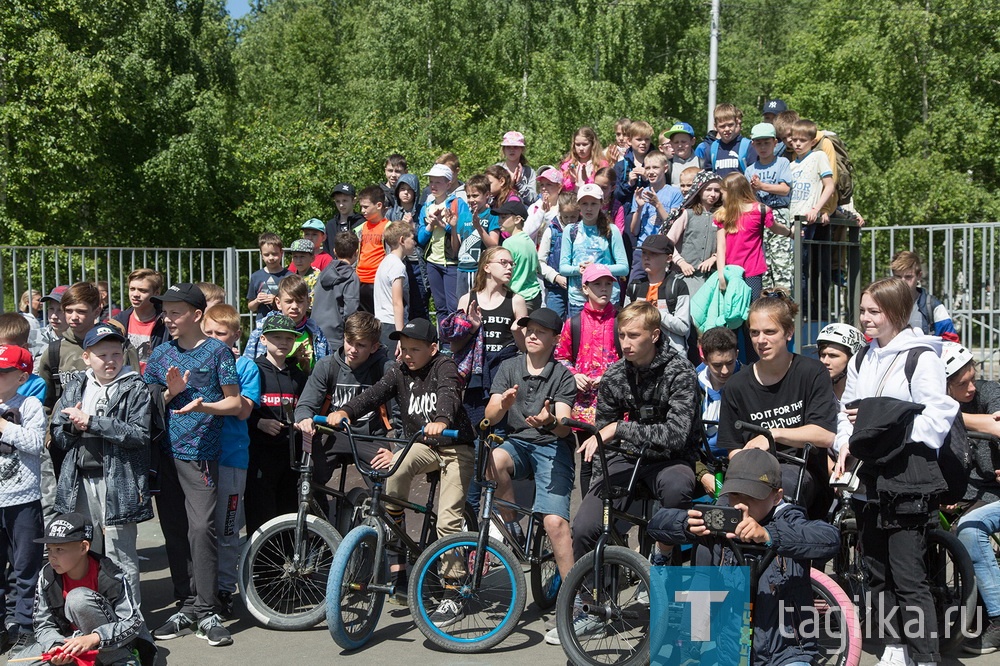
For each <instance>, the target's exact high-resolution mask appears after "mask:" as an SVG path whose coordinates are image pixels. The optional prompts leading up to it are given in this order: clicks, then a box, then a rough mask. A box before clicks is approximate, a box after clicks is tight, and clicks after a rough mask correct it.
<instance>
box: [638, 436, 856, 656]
mask: <svg viewBox="0 0 1000 666" xmlns="http://www.w3.org/2000/svg"><path fill="white" fill-rule="evenodd" d="M780 485H781V468H780V466H779V465H778V460H777V459H776V458H775V457H774V456H772V455H771V454H770V453H768V452H767V451H762V450H760V449H746V450H743V451H740V452H739V453H737V454H735V455H734V456H733V458H732V460H731V462H730V463H729V469H728V470H727V472H726V480H725V483H724V484H723V486H722V493H721V494H722V495H724V496H726V498H725V500H723V503H724V502H725V501H726V500H728V502H729V504H730V505H731V506H733V507H735V508H737V509H741V510H742V511H743V520H742V521H741V522H740V523H739V525H737V526H736V529H735V532H734V533H730V534H729V535H728V536H730V538H735V539H739V540H740V541H743V542H753V543H758V544H764V545H767V546H770V545H772V544H773V545H774V546H776V548H777V556H776V557H775V558H774V559H773V560H772V561H771V564H770V565H768V567H767V569H765V570H764V571H763V572H762V573H761V574H760V579H759V582H758V586H757V598H756V599H754V600H753V624H754V635H753V655H752V658H751V661H750V663H752V664H774V665H775V666H781V665H783V664H787V665H793V664H798V663H813V660H814V658H815V656H816V654H817V652H818V646H817V643H816V638H815V636H814V635H810V633H809V632H800V629H803V628H806V629H808V622H809V620H810V619H812V618H811V616H810V615H809V614H808V613H809V611H811V610H812V609H813V595H812V587H811V583H810V579H809V567H810V562H809V560H811V559H823V558H827V557H832V556H833V555H835V554H836V553H837V551H838V549H839V548H840V533H839V531H838V530H837V528H836V527H834V526H833V525H830V524H828V523H825V522H823V521H821V520H809V519H808V518H807V517H806V514H805V510H804V509H803V508H802V507H800V506H797V505H795V504H790V503H788V502H785V501H784V499H783V497H782V490H781V488H780V487H779V486H780ZM649 534H650V535H651V536H652V537H653V538H654V539H656V540H657V541H661V542H664V543H671V544H680V543H691V542H700V543H704V544H705V545H707V546H708V547H709V548H710V552H709V553H706V552H705V551H704V550H701V551H700V552H699V558H698V563H699V564H703V565H709V564H711V565H716V566H717V565H720V564H721V565H730V566H731V565H735V564H736V561H735V556H734V555H733V553H732V551H731V550H730V549H728V548H723V547H722V545H721V544H720V542H719V538H718V537H711V536H710V535H709V532H708V530H707V529H706V528H705V521H704V520H703V519H702V514H701V512H700V511H696V510H694V509H691V510H684V509H660V510H659V511H657V512H656V515H655V516H654V517H653V520H652V521H651V522H650V524H649ZM709 559H710V561H708V560H709ZM701 560H706V561H704V562H703V561H701ZM800 609H801V610H803V614H800V613H799V612H798V611H799V610H800ZM783 611H784V612H783ZM779 623H783V624H784V626H780V624H779ZM727 624H728V623H727ZM733 624H734V626H742V622H741V621H739V620H738V619H737V621H736V622H734V623H733ZM727 633H728V632H727ZM735 640H738V637H736V636H732V635H724V636H722V637H720V643H722V642H727V641H735ZM692 645H695V644H694V643H692Z"/></svg>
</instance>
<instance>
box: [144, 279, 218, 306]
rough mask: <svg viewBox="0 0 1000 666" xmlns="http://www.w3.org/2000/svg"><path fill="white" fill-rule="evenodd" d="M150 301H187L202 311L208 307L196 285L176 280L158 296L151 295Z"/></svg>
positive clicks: (203, 295)
mask: <svg viewBox="0 0 1000 666" xmlns="http://www.w3.org/2000/svg"><path fill="white" fill-rule="evenodd" d="M151 300H152V301H154V302H156V303H178V302H179V303H187V304H188V305H190V306H191V307H193V308H194V309H196V310H201V311H202V312H204V311H205V309H206V308H207V307H208V304H207V303H206V302H205V294H203V293H201V289H199V288H198V285H196V284H192V283H190V282H178V283H177V284H172V285H170V287H169V288H168V289H167V290H166V291H165V292H163V293H162V294H160V295H158V296H153V297H152V299H151Z"/></svg>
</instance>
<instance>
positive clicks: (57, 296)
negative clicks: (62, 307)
mask: <svg viewBox="0 0 1000 666" xmlns="http://www.w3.org/2000/svg"><path fill="white" fill-rule="evenodd" d="M68 290H69V285H68V284H61V285H59V286H58V287H54V288H53V289H52V291H50V292H49V293H48V294H47V295H45V296H42V303H44V302H46V301H52V302H53V303H59V302H61V301H62V297H63V294H65V293H66V292H67V291H68Z"/></svg>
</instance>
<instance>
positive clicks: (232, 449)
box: [219, 356, 260, 469]
mask: <svg viewBox="0 0 1000 666" xmlns="http://www.w3.org/2000/svg"><path fill="white" fill-rule="evenodd" d="M236 374H238V375H239V376H240V395H241V396H243V397H244V398H248V399H249V400H250V402H252V403H253V404H254V406H256V407H260V368H258V367H257V364H256V363H255V362H254V359H251V358H246V357H244V356H241V357H239V358H238V359H236ZM249 464H250V433H249V431H248V430H247V422H246V421H241V420H240V417H238V416H223V417H222V454H221V455H220V456H219V465H220V466H222V467H235V468H236V469H246V468H247V466H248V465H249Z"/></svg>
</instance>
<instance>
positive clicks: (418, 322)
mask: <svg viewBox="0 0 1000 666" xmlns="http://www.w3.org/2000/svg"><path fill="white" fill-rule="evenodd" d="M403 336H405V337H407V338H410V339H412V340H423V341H424V342H437V341H438V332H437V329H436V328H435V327H434V324H432V323H430V322H429V321H427V320H426V319H411V320H410V321H408V322H406V326H404V327H403V330H401V331H393V332H392V333H390V334H389V339H390V340H399V339H400V338H401V337H403Z"/></svg>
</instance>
